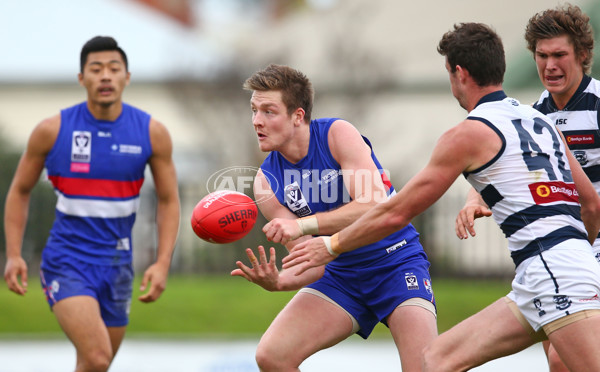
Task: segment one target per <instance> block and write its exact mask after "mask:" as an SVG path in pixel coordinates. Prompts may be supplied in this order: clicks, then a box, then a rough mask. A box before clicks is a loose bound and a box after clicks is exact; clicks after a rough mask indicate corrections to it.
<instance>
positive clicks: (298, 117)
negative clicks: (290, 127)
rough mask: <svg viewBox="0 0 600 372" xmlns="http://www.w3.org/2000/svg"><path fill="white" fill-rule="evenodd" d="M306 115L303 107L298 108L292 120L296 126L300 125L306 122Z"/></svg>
mask: <svg viewBox="0 0 600 372" xmlns="http://www.w3.org/2000/svg"><path fill="white" fill-rule="evenodd" d="M304 114H305V111H304V109H303V108H302V107H298V108H297V109H296V111H294V113H293V114H292V119H293V120H294V124H297V125H300V124H302V123H303V122H304Z"/></svg>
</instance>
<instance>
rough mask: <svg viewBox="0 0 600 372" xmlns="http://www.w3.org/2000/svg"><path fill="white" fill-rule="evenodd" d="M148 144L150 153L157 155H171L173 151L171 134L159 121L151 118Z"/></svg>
mask: <svg viewBox="0 0 600 372" xmlns="http://www.w3.org/2000/svg"><path fill="white" fill-rule="evenodd" d="M149 125H150V128H149V131H150V142H151V143H152V153H153V154H154V155H158V154H171V152H172V151H173V142H172V140H171V134H170V133H169V130H168V129H167V127H166V126H165V125H164V124H163V123H161V122H160V121H158V120H156V119H154V118H151V119H150V124H149Z"/></svg>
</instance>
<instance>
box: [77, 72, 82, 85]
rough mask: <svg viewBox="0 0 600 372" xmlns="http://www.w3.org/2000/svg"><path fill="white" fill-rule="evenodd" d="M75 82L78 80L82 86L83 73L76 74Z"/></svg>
mask: <svg viewBox="0 0 600 372" xmlns="http://www.w3.org/2000/svg"><path fill="white" fill-rule="evenodd" d="M77 80H79V85H81V86H83V73H82V72H80V73H78V74H77Z"/></svg>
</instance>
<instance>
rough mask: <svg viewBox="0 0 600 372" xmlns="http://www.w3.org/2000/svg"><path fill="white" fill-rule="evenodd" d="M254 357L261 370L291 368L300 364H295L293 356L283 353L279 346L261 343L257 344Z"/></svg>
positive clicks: (266, 371)
mask: <svg viewBox="0 0 600 372" xmlns="http://www.w3.org/2000/svg"><path fill="white" fill-rule="evenodd" d="M255 358H256V364H257V365H258V368H259V369H260V370H261V371H262V372H269V371H287V370H293V369H294V368H295V367H298V366H299V365H300V363H297V365H295V362H294V358H293V357H292V356H291V355H284V353H282V350H281V348H277V347H270V346H269V345H267V344H263V343H259V344H258V347H257V348H256V355H255Z"/></svg>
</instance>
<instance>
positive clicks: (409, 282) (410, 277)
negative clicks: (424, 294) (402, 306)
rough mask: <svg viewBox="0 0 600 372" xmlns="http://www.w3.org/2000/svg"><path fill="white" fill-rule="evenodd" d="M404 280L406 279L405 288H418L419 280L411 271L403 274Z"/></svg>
mask: <svg viewBox="0 0 600 372" xmlns="http://www.w3.org/2000/svg"><path fill="white" fill-rule="evenodd" d="M404 280H405V281H406V288H408V289H409V290H415V289H416V290H418V289H419V281H418V280H417V276H416V275H414V274H413V273H406V274H404Z"/></svg>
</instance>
